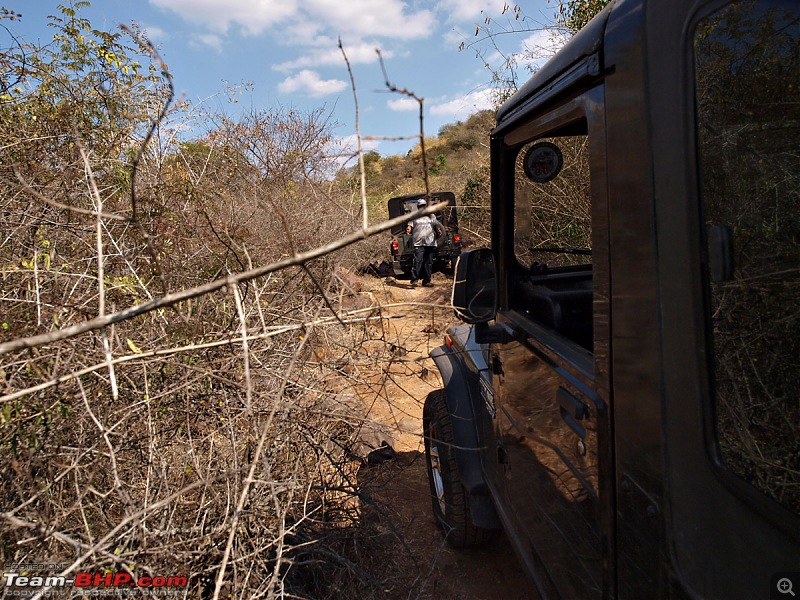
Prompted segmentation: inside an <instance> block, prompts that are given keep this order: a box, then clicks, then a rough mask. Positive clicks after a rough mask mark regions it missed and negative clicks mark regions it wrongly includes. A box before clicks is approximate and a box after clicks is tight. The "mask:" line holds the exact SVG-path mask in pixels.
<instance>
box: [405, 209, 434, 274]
mask: <svg viewBox="0 0 800 600" xmlns="http://www.w3.org/2000/svg"><path fill="white" fill-rule="evenodd" d="M427 204H428V202H427V201H426V200H425V198H420V199H419V200H418V201H417V208H418V209H419V210H422V209H423V208H425V207H426V206H427ZM441 231H442V226H441V225H440V224H439V222H438V221H437V220H436V216H434V215H426V216H424V217H417V218H416V219H414V220H413V221H411V222H410V223H409V224H408V225H407V226H406V233H407V234H410V235H411V244H412V245H413V246H414V266H413V268H412V269H411V285H412V286H413V285H417V282H418V281H419V280H420V279H422V285H423V286H425V287H431V286H432V285H433V284H432V283H431V267H432V264H433V252H434V251H435V250H436V236H437V235H441Z"/></svg>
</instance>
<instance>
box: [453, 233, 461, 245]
mask: <svg viewBox="0 0 800 600" xmlns="http://www.w3.org/2000/svg"><path fill="white" fill-rule="evenodd" d="M453 244H455V246H456V248H461V236H460V235H459V234H457V233H454V234H453Z"/></svg>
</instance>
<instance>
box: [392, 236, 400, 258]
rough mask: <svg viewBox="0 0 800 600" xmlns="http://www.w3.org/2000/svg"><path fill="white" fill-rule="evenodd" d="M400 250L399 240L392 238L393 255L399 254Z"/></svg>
mask: <svg viewBox="0 0 800 600" xmlns="http://www.w3.org/2000/svg"><path fill="white" fill-rule="evenodd" d="M398 252H400V244H398V243H397V240H392V256H397V254H398Z"/></svg>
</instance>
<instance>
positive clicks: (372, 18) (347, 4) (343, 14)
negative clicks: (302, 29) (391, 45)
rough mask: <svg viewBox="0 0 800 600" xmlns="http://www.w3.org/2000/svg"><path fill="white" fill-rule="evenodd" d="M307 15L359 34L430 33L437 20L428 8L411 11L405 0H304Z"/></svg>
mask: <svg viewBox="0 0 800 600" xmlns="http://www.w3.org/2000/svg"><path fill="white" fill-rule="evenodd" d="M302 2H303V5H304V9H305V10H306V11H307V12H308V16H309V17H310V18H311V19H313V20H317V21H321V22H323V23H325V24H326V25H327V26H328V28H330V29H333V30H334V31H340V32H342V33H343V34H348V33H349V34H354V35H356V36H383V37H390V38H397V39H417V38H423V37H427V36H428V35H429V34H430V33H431V31H432V30H433V27H434V26H435V24H436V19H435V17H434V15H433V13H432V12H431V11H429V10H420V11H417V12H408V11H407V10H406V9H407V5H406V3H405V2H403V1H402V0H382V1H381V2H375V1H374V0H344V1H343V0H302Z"/></svg>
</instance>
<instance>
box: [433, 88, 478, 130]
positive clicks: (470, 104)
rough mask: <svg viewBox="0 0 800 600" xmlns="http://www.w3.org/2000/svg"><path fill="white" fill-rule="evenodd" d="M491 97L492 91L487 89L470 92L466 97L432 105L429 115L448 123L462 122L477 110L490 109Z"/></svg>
mask: <svg viewBox="0 0 800 600" xmlns="http://www.w3.org/2000/svg"><path fill="white" fill-rule="evenodd" d="M492 96H493V92H492V90H488V89H487V90H478V91H475V92H471V93H469V94H467V95H466V96H462V97H460V98H455V99H454V100H450V101H447V102H440V103H438V104H434V105H432V106H431V107H430V114H431V115H434V116H437V117H446V118H447V119H448V122H453V121H462V120H464V119H466V118H467V117H469V116H470V115H471V114H473V113H476V112H478V111H479V110H484V109H487V108H492V104H493V103H492Z"/></svg>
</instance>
